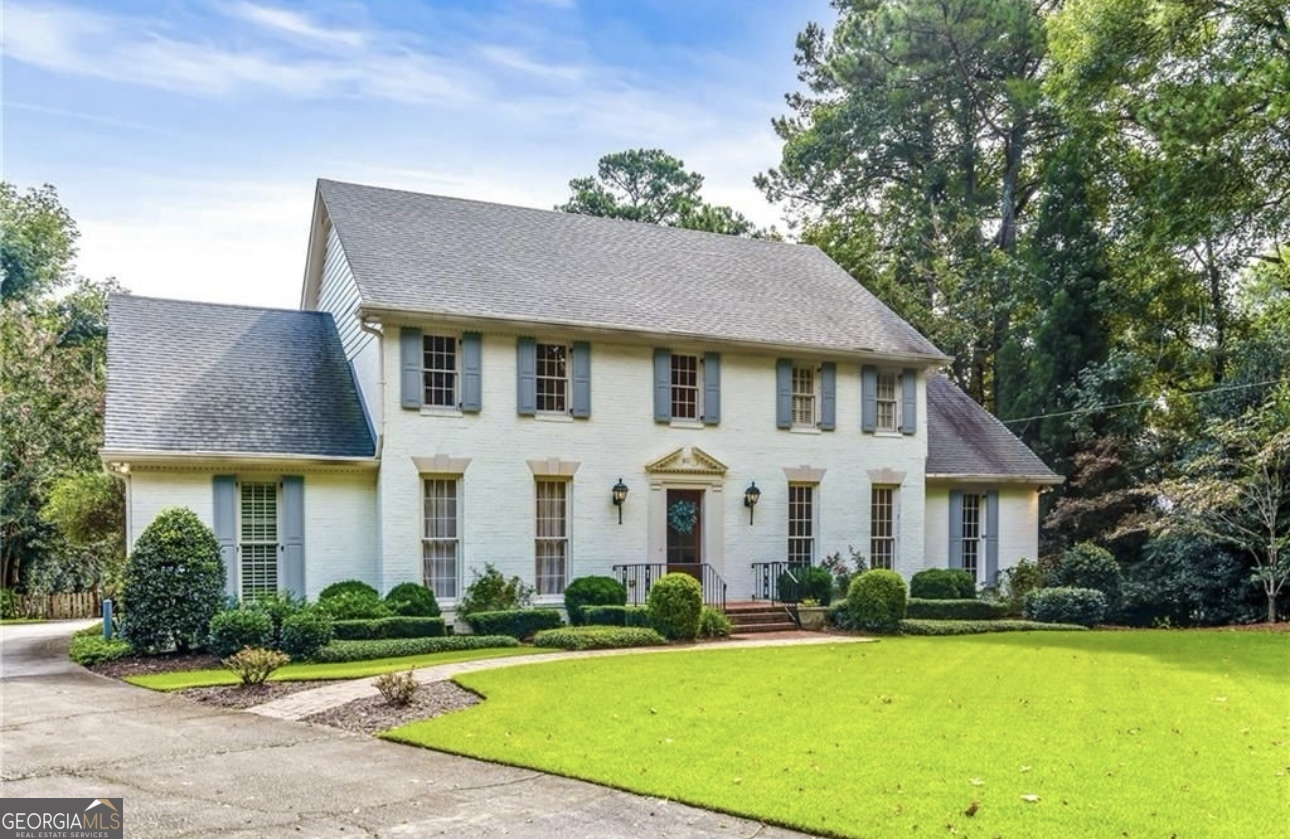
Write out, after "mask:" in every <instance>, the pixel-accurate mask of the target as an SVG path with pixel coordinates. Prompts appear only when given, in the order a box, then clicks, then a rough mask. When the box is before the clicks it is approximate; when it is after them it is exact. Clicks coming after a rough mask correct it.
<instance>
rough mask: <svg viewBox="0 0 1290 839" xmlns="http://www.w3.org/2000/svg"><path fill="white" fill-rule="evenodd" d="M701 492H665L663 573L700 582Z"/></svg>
mask: <svg viewBox="0 0 1290 839" xmlns="http://www.w3.org/2000/svg"><path fill="white" fill-rule="evenodd" d="M702 562H703V490H701V489H669V490H668V491H667V570H668V571H669V572H672V571H680V572H682V573H686V574H691V575H693V576H694V577H695V578H696V579H699V580H702V579H703V575H702V573H701V568H700V564H701V563H702Z"/></svg>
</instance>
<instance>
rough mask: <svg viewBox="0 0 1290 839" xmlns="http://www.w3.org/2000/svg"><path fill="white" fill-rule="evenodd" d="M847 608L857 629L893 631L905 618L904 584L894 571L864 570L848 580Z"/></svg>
mask: <svg viewBox="0 0 1290 839" xmlns="http://www.w3.org/2000/svg"><path fill="white" fill-rule="evenodd" d="M847 605H848V606H850V611H851V614H852V615H853V616H854V618H855V623H856V627H857V628H858V629H863V630H867V631H869V632H895V631H896V628H897V625H898V624H899V623H900V621H901V619H902V618H904V617H905V581H904V580H902V579H901V577H900V575H899V574H897V573H896V572H895V571H887V570H886V569H881V568H880V569H877V570H874V571H867V572H865V573H864V574H861V575H860V576H859V577H856V578H855V579H854V580H852V581H851V589H850V591H848V592H847Z"/></svg>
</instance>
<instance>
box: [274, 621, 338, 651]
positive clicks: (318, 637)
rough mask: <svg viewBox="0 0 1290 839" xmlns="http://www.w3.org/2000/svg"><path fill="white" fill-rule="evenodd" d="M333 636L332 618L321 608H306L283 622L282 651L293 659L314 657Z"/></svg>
mask: <svg viewBox="0 0 1290 839" xmlns="http://www.w3.org/2000/svg"><path fill="white" fill-rule="evenodd" d="M332 636H333V630H332V623H331V618H329V617H327V615H326V613H324V612H322V611H321V610H319V609H305V610H303V611H301V612H297V613H296V614H294V615H292V616H291V617H289V618H287V619H286V620H285V621H283V622H282V651H283V652H284V653H286V654H287V655H289V656H291V657H292V658H293V659H302V658H312V657H313V655H314V653H316V652H318V651H319V650H321V649H322V648H323V647H325V646H327V645H328V644H330V643H331V639H332Z"/></svg>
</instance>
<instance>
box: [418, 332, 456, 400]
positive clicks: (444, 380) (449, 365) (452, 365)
mask: <svg viewBox="0 0 1290 839" xmlns="http://www.w3.org/2000/svg"><path fill="white" fill-rule="evenodd" d="M421 344H422V350H421V356H422V382H423V387H424V388H425V396H424V397H423V402H422V404H424V405H429V406H431V407H435V408H455V407H457V339H456V338H449V337H446V336H444V335H426V336H425V337H423V338H422V339H421Z"/></svg>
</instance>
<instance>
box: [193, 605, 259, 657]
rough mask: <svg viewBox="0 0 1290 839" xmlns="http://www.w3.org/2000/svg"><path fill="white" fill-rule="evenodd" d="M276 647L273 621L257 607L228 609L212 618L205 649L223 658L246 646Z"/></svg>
mask: <svg viewBox="0 0 1290 839" xmlns="http://www.w3.org/2000/svg"><path fill="white" fill-rule="evenodd" d="M272 646H273V618H272V617H270V616H269V613H268V612H265V611H261V610H260V609H255V608H249V607H248V608H245V609H225V610H224V611H223V612H217V613H216V614H215V617H213V618H211V626H210V632H208V633H207V635H206V649H208V650H210V651H211V652H213V653H215V655H217V656H219V657H220V658H223V657H224V656H229V655H233V653H235V652H237V651H238V650H240V649H242V648H243V647H255V648H257V649H259V648H264V647H272Z"/></svg>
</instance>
